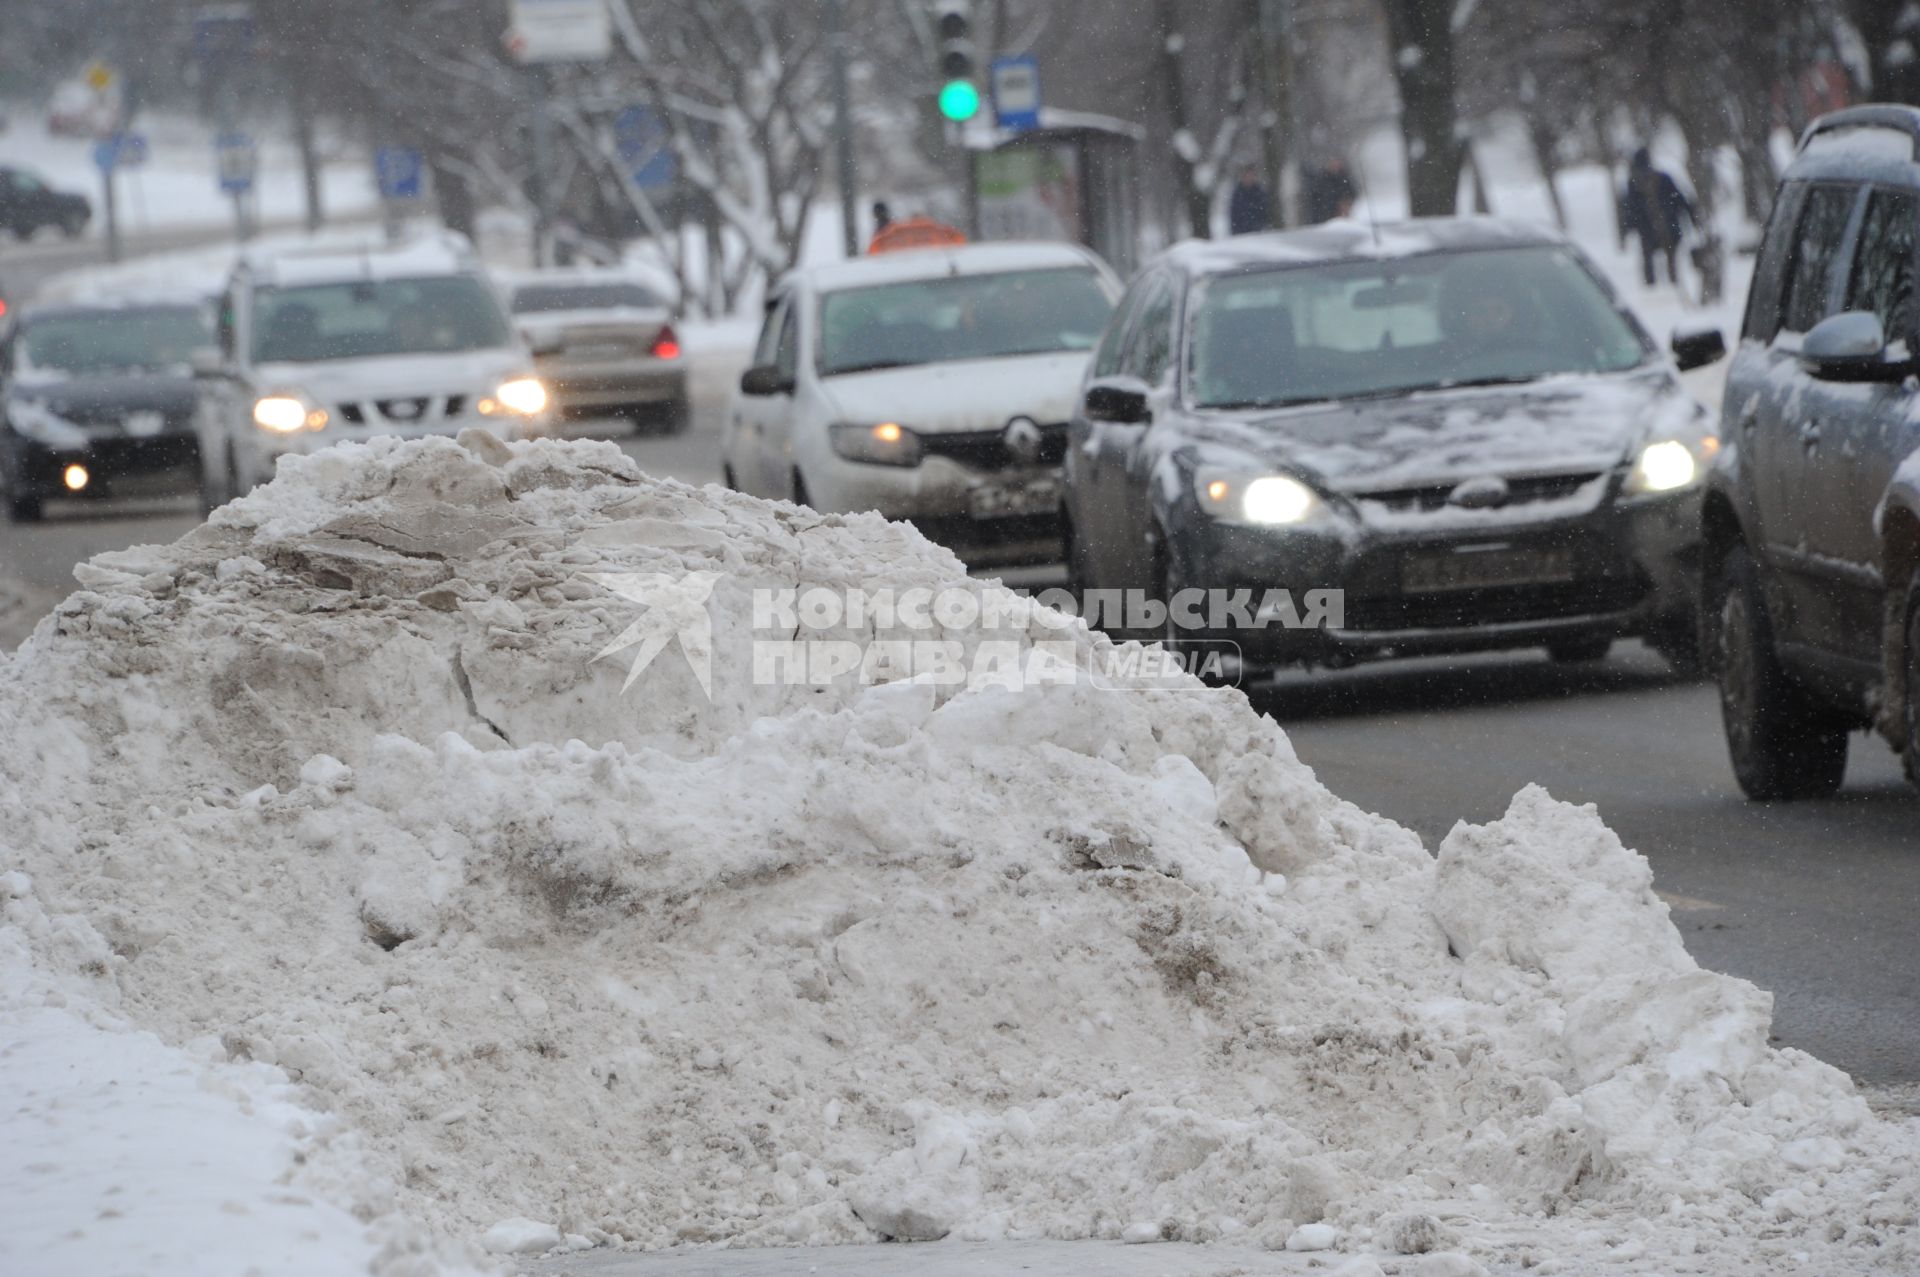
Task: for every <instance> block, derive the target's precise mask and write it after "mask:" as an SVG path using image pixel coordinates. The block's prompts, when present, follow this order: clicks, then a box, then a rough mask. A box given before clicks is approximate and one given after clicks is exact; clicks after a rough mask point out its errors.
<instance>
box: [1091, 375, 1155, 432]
mask: <svg viewBox="0 0 1920 1277" xmlns="http://www.w3.org/2000/svg"><path fill="white" fill-rule="evenodd" d="M1086 411H1087V420H1088V421H1110V422H1112V423H1113V424H1115V425H1118V426H1136V425H1139V424H1140V423H1141V422H1143V421H1146V420H1148V419H1149V418H1150V417H1151V416H1152V415H1153V414H1152V413H1151V412H1150V411H1149V410H1148V408H1147V383H1146V382H1144V381H1141V380H1140V379H1139V378H1138V377H1104V378H1102V379H1101V380H1099V381H1096V382H1094V383H1093V384H1092V385H1090V386H1088V387H1087V397H1086Z"/></svg>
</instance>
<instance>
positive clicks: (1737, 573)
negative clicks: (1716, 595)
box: [1714, 547, 1847, 802]
mask: <svg viewBox="0 0 1920 1277" xmlns="http://www.w3.org/2000/svg"><path fill="white" fill-rule="evenodd" d="M1721 580H1722V587H1723V588H1722V592H1721V603H1720V614H1719V616H1718V618H1716V625H1715V631H1716V632H1715V645H1714V646H1715V650H1714V665H1715V674H1716V676H1717V680H1718V682H1719V686H1720V715H1721V722H1722V723H1723V725H1724V727H1725V729H1726V736H1727V753H1728V755H1729V757H1730V758H1731V759H1732V761H1733V775H1734V779H1735V780H1736V781H1738V782H1739V785H1740V790H1741V792H1742V793H1744V794H1746V796H1747V797H1748V798H1751V799H1753V800H1754V801H1756V802H1772V801H1795V800H1800V799H1807V798H1829V797H1831V796H1833V795H1834V794H1835V793H1837V792H1839V789H1840V784H1841V782H1842V781H1843V780H1844V779H1845V777H1846V771H1847V725H1846V723H1845V722H1844V721H1842V720H1841V719H1840V718H1839V717H1838V716H1837V715H1835V714H1834V713H1833V712H1832V711H1830V710H1827V709H1825V708H1824V707H1822V706H1820V705H1818V704H1816V703H1815V702H1814V701H1813V699H1812V698H1811V697H1810V696H1809V695H1808V694H1807V693H1806V692H1805V691H1803V690H1802V689H1801V688H1800V687H1799V686H1798V685H1796V684H1795V683H1794V681H1793V679H1792V678H1791V677H1790V676H1789V675H1788V674H1787V673H1786V671H1785V670H1783V669H1782V668H1781V667H1780V662H1779V658H1778V657H1777V656H1776V655H1775V653H1774V648H1773V629H1772V626H1771V624H1770V623H1769V622H1768V620H1767V609H1766V600H1765V599H1764V598H1763V597H1762V596H1761V592H1760V579H1759V575H1758V573H1757V572H1755V570H1754V566H1753V560H1752V558H1751V557H1750V556H1749V555H1748V554H1747V552H1746V550H1744V549H1741V548H1737V547H1736V548H1735V549H1734V551H1733V552H1732V553H1731V554H1729V555H1728V556H1727V561H1726V566H1725V568H1724V569H1723V571H1722V578H1721Z"/></svg>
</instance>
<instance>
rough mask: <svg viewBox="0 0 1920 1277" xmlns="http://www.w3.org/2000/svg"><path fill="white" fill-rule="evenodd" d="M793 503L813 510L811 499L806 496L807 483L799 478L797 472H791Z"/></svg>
mask: <svg viewBox="0 0 1920 1277" xmlns="http://www.w3.org/2000/svg"><path fill="white" fill-rule="evenodd" d="M793 503H794V504H795V505H803V506H806V507H807V508H808V509H812V508H813V499H812V498H811V497H809V496H808V495H807V481H806V480H805V479H803V478H801V477H800V472H799V471H798V470H795V471H794V472H793Z"/></svg>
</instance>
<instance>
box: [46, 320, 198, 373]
mask: <svg viewBox="0 0 1920 1277" xmlns="http://www.w3.org/2000/svg"><path fill="white" fill-rule="evenodd" d="M212 342H213V334H212V329H211V328H210V327H209V325H208V320H207V314H206V312H205V311H204V310H203V309H202V308H200V307H198V306H154V307H140V308H137V309H127V310H98V311H77V312H74V313H71V314H64V315H49V316H46V317H44V318H39V319H34V320H31V321H29V322H28V323H27V325H26V326H25V327H24V328H23V329H22V330H21V333H20V355H19V360H20V367H21V370H22V371H29V372H53V373H64V374H67V375H69V376H85V375H88V374H93V373H104V372H126V371H135V370H147V369H152V370H156V371H158V370H173V369H183V368H186V367H189V366H190V365H191V363H192V360H193V352H194V350H195V349H196V348H198V347H201V346H207V345H211V344H212Z"/></svg>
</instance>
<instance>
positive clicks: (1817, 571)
mask: <svg viewBox="0 0 1920 1277" xmlns="http://www.w3.org/2000/svg"><path fill="white" fill-rule="evenodd" d="M1916 252H1920V111H1915V110H1914V109H1912V108H1910V107H1903V106H1901V107H1896V106H1870V107H1856V108H1853V109H1851V110H1847V111H1841V112H1838V113H1836V114H1834V115H1830V116H1825V117H1823V118H1821V119H1820V120H1817V121H1815V123H1814V124H1813V126H1812V127H1811V128H1810V129H1809V130H1808V131H1807V135H1806V137H1805V138H1804V139H1803V140H1802V142H1801V144H1800V151H1799V154H1798V155H1797V156H1796V157H1795V159H1794V161H1793V163H1792V165H1791V166H1790V167H1789V168H1788V169H1787V173H1786V176H1785V179H1784V180H1783V182H1782V184H1781V186H1780V190H1779V194H1778V196H1777V197H1776V198H1775V200H1774V206H1773V214H1772V217H1771V218H1770V220H1769V221H1768V223H1767V233H1766V238H1765V239H1764V240H1763V241H1762V243H1761V248H1760V256H1759V258H1758V260H1757V261H1756V263H1755V267H1754V275H1753V286H1752V289H1751V291H1750V292H1749V294H1748V297H1747V313H1746V320H1745V325H1744V329H1743V331H1742V334H1741V340H1740V344H1739V348H1738V351H1737V353H1736V354H1735V356H1734V360H1733V364H1732V366H1731V367H1730V368H1729V369H1728V372H1727V394H1726V405H1725V418H1726V419H1725V421H1723V422H1722V424H1721V430H1722V431H1723V433H1724V435H1725V437H1726V443H1727V446H1726V447H1725V448H1724V449H1723V450H1722V452H1721V455H1720V458H1719V460H1718V462H1717V464H1716V465H1715V467H1714V469H1713V472H1712V473H1711V474H1710V475H1709V476H1708V490H1707V497H1706V510H1705V517H1706V554H1705V565H1704V582H1705V586H1706V590H1707V596H1708V608H1707V613H1708V618H1709V622H1710V624H1711V625H1712V627H1713V631H1714V640H1715V641H1714V642H1713V643H1712V645H1711V646H1710V649H1709V650H1710V653H1711V655H1712V656H1713V657H1714V659H1715V664H1716V669H1717V673H1718V675H1719V682H1720V702H1721V709H1722V714H1723V717H1724V719H1725V723H1726V732H1727V745H1728V747H1729V751H1730V753H1731V754H1732V756H1733V770H1734V775H1735V777H1736V778H1737V779H1738V781H1739V782H1740V787H1741V789H1742V790H1744V791H1745V792H1746V794H1747V795H1748V796H1749V797H1752V798H1757V799H1791V798H1814V797H1821V796H1824V795H1827V794H1831V793H1833V792H1834V791H1835V790H1837V789H1839V788H1840V784H1841V781H1842V779H1843V778H1844V777H1845V774H1846V767H1847V745H1848V738H1849V736H1850V735H1851V733H1853V732H1854V731H1857V730H1861V729H1864V728H1870V729H1873V730H1876V731H1878V732H1879V734H1880V735H1881V736H1882V737H1883V738H1884V739H1885V740H1886V741H1887V742H1888V743H1889V744H1891V745H1892V746H1893V747H1894V748H1895V749H1897V750H1899V751H1900V752H1901V753H1902V754H1903V756H1904V758H1905V763H1906V771H1907V775H1908V777H1909V778H1910V779H1912V780H1913V781H1914V782H1915V783H1916V784H1920V389H1916V382H1915V380H1914V378H1915V375H1916V374H1920V358H1917V357H1916V355H1917V354H1920V296H1916V291H1915V284H1916V270H1920V261H1917V260H1916V256H1915V255H1916Z"/></svg>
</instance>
